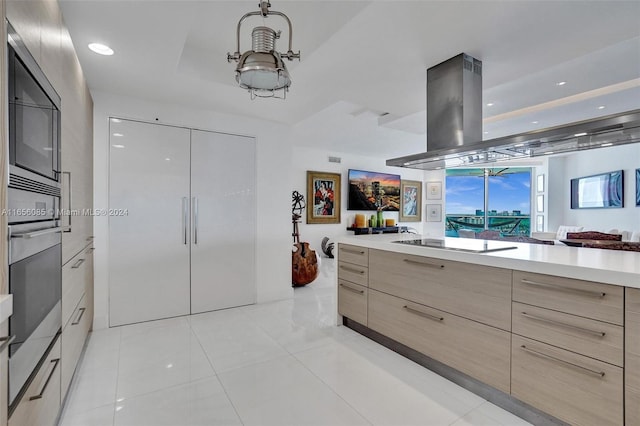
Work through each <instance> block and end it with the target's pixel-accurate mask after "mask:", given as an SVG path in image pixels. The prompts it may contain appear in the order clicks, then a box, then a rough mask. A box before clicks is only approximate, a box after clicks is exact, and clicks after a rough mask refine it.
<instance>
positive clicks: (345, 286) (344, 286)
mask: <svg viewBox="0 0 640 426" xmlns="http://www.w3.org/2000/svg"><path fill="white" fill-rule="evenodd" d="M340 287H343V288H345V289H346V290H349V291H352V292H354V293H359V294H364V290H356V289H355V288H351V287H349V286H348V285H344V284H342V283H340Z"/></svg>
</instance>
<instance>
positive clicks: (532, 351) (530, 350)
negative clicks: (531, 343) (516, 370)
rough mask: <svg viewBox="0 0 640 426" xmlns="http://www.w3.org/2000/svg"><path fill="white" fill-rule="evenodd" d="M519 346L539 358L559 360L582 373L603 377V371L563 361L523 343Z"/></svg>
mask: <svg viewBox="0 0 640 426" xmlns="http://www.w3.org/2000/svg"><path fill="white" fill-rule="evenodd" d="M520 347H521V348H522V350H524V351H525V352H529V353H530V354H533V355H535V356H539V357H540V358H544V359H548V360H551V361H556V362H559V363H560V364H564V365H567V366H569V367H573V368H576V369H578V370H579V371H582V372H583V373H587V374H591V375H594V376H598V377H604V371H597V370H592V369H590V368H587V367H583V366H582V365H578V364H574V363H573V362H569V361H565V360H563V359H560V358H556V357H554V356H551V355H547V354H545V353H542V352H538V351H534V350H533V349H531V348H528V347H526V346H525V345H522V346H520Z"/></svg>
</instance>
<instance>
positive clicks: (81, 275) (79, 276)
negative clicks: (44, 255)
mask: <svg viewBox="0 0 640 426" xmlns="http://www.w3.org/2000/svg"><path fill="white" fill-rule="evenodd" d="M85 252H86V250H82V251H81V252H80V253H78V254H77V255H76V256H74V257H73V258H72V259H71V260H70V261H69V262H67V263H66V264H65V265H64V266H63V267H62V325H63V327H64V325H65V324H67V322H69V319H70V318H71V314H72V313H73V311H74V310H75V308H76V306H78V302H80V299H81V298H82V295H83V294H84V292H85V289H86V278H87V275H86V274H87V272H86V267H87V255H86V253H85Z"/></svg>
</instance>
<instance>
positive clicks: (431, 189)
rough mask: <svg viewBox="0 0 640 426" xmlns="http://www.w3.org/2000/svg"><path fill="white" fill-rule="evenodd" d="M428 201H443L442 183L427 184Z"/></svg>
mask: <svg viewBox="0 0 640 426" xmlns="http://www.w3.org/2000/svg"><path fill="white" fill-rule="evenodd" d="M427 200H442V182H427Z"/></svg>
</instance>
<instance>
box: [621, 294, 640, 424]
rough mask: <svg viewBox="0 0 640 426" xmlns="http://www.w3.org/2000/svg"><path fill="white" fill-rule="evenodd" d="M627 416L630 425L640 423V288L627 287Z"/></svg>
mask: <svg viewBox="0 0 640 426" xmlns="http://www.w3.org/2000/svg"><path fill="white" fill-rule="evenodd" d="M625 299H626V300H625V303H626V318H625V348H626V355H625V366H624V367H625V383H626V388H625V416H626V421H627V422H626V424H627V425H628V426H638V425H640V289H632V288H627V289H626V298H625Z"/></svg>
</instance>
